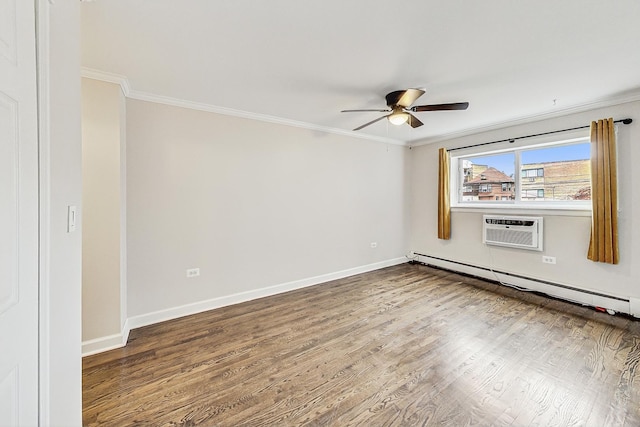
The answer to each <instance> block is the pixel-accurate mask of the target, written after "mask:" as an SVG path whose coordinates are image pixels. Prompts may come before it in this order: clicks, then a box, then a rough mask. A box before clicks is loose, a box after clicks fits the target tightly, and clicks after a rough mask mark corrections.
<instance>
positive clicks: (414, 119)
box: [407, 113, 424, 128]
mask: <svg viewBox="0 0 640 427" xmlns="http://www.w3.org/2000/svg"><path fill="white" fill-rule="evenodd" d="M407 114H409V120H407V123H409V126H411V127H412V128H417V127H420V126H422V125H423V124H424V123H422V122H421V121H420V120H418V118H417V117H416V116H414V115H413V114H411V113H407Z"/></svg>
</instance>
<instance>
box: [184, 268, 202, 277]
mask: <svg viewBox="0 0 640 427" xmlns="http://www.w3.org/2000/svg"><path fill="white" fill-rule="evenodd" d="M199 275H200V269H199V268H188V269H187V277H196V276H199Z"/></svg>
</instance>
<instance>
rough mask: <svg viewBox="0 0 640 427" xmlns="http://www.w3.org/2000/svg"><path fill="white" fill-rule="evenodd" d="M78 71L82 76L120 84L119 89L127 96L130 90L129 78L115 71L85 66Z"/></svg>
mask: <svg viewBox="0 0 640 427" xmlns="http://www.w3.org/2000/svg"><path fill="white" fill-rule="evenodd" d="M80 71H81V75H82V77H86V78H88V79H93V80H100V81H103V82H108V83H115V84H117V85H120V90H121V91H122V93H123V94H124V96H129V93H130V92H131V86H130V85H129V79H127V77H126V76H123V75H120V74H115V73H107V72H106V71H100V70H94V69H93V68H87V67H82V68H81V70H80Z"/></svg>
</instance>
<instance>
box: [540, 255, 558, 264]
mask: <svg viewBox="0 0 640 427" xmlns="http://www.w3.org/2000/svg"><path fill="white" fill-rule="evenodd" d="M542 262H543V263H545V264H555V263H556V257H554V256H547V255H542Z"/></svg>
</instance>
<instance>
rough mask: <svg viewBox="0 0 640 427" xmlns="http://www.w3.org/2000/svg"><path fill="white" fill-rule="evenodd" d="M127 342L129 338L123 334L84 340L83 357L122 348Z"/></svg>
mask: <svg viewBox="0 0 640 427" xmlns="http://www.w3.org/2000/svg"><path fill="white" fill-rule="evenodd" d="M126 344H127V338H125V336H124V335H123V334H113V335H108V336H106V337H100V338H96V339H93V340H88V341H82V357H85V356H91V355H92V354H97V353H102V352H103V351H109V350H113V349H116V348H121V347H124V346H125V345H126Z"/></svg>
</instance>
